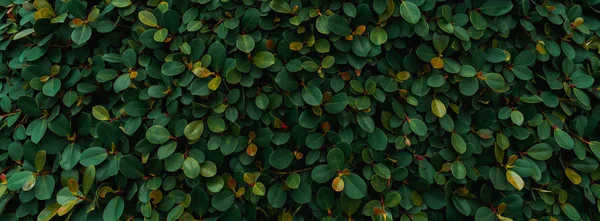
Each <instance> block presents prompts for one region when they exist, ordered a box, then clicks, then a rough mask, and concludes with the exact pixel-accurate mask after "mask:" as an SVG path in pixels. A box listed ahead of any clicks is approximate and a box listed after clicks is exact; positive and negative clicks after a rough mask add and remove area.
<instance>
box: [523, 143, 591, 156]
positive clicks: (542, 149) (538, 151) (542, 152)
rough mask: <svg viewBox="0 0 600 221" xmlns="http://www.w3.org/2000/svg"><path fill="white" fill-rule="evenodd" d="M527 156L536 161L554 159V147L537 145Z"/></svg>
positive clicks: (528, 151) (543, 144) (531, 148)
mask: <svg viewBox="0 0 600 221" xmlns="http://www.w3.org/2000/svg"><path fill="white" fill-rule="evenodd" d="M590 147H591V145H590ZM592 151H593V149H592ZM527 155H528V156H530V157H531V158H533V159H536V160H547V159H550V157H552V147H550V145H548V144H546V143H539V144H535V145H533V146H531V147H530V148H529V149H528V150H527Z"/></svg>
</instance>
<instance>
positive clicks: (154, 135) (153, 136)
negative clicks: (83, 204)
mask: <svg viewBox="0 0 600 221" xmlns="http://www.w3.org/2000/svg"><path fill="white" fill-rule="evenodd" d="M170 138H171V134H170V133H169V131H168V130H167V128H165V127H163V126H160V125H154V126H152V127H150V128H148V130H147V131H146V139H148V142H150V143H153V144H163V143H165V142H167V141H168V140H169V139H170Z"/></svg>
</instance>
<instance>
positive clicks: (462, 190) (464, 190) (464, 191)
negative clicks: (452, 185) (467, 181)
mask: <svg viewBox="0 0 600 221" xmlns="http://www.w3.org/2000/svg"><path fill="white" fill-rule="evenodd" d="M456 194H458V195H459V196H468V195H469V189H467V188H464V187H461V188H458V189H456Z"/></svg>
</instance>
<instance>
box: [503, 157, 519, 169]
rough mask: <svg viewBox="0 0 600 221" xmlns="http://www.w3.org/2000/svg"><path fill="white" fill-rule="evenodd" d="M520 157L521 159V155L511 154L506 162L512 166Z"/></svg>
mask: <svg viewBox="0 0 600 221" xmlns="http://www.w3.org/2000/svg"><path fill="white" fill-rule="evenodd" d="M518 159H519V156H517V155H511V156H510V157H508V162H506V165H507V166H511V167H512V166H513V164H515V162H517V160H518Z"/></svg>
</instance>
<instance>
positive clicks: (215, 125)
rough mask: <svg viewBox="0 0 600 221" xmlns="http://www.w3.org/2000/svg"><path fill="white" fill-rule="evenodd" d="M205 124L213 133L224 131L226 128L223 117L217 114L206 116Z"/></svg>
mask: <svg viewBox="0 0 600 221" xmlns="http://www.w3.org/2000/svg"><path fill="white" fill-rule="evenodd" d="M206 124H208V128H209V129H210V131H212V132H214V133H221V132H224V131H225V129H226V126H225V121H224V120H223V118H221V117H219V116H217V115H213V116H210V117H208V119H207V120H206Z"/></svg>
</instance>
